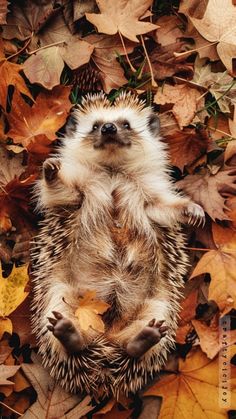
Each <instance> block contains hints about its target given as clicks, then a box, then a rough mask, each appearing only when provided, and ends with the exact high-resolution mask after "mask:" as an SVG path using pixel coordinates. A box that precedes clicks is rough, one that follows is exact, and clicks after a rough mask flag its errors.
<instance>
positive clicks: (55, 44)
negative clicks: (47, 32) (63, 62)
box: [29, 41, 66, 55]
mask: <svg viewBox="0 0 236 419" xmlns="http://www.w3.org/2000/svg"><path fill="white" fill-rule="evenodd" d="M65 42H66V41H58V42H53V43H52V44H48V45H44V46H43V47H40V48H37V49H35V50H34V51H30V52H29V55H32V54H36V52H38V51H41V50H42V49H46V48H50V47H55V46H57V45H61V44H65Z"/></svg>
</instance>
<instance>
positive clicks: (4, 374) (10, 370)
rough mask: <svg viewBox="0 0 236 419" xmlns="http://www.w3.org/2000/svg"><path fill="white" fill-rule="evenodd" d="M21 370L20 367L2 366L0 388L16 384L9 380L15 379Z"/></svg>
mask: <svg viewBox="0 0 236 419" xmlns="http://www.w3.org/2000/svg"><path fill="white" fill-rule="evenodd" d="M19 368H20V365H14V366H13V365H0V386H3V385H4V386H7V385H11V384H14V383H13V382H12V381H10V380H8V378H10V377H13V376H14V375H15V373H16V372H17V371H18V369H19Z"/></svg>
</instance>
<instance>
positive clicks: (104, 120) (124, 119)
mask: <svg viewBox="0 0 236 419" xmlns="http://www.w3.org/2000/svg"><path fill="white" fill-rule="evenodd" d="M75 122H76V128H75V134H74V136H73V148H74V152H75V154H76V153H77V152H78V154H80V156H81V153H82V152H84V155H86V156H87V159H90V161H91V162H92V163H94V162H96V163H99V164H100V163H102V162H103V163H104V164H110V163H113V164H114V163H115V162H117V163H119V164H120V163H121V162H122V160H123V161H124V160H125V159H126V160H127V159H129V160H130V159H131V158H133V159H135V158H136V157H137V154H138V155H139V157H140V156H141V155H143V153H145V151H146V150H147V148H150V145H151V143H152V145H154V143H155V144H156V145H157V142H158V134H159V121H158V118H157V116H156V115H155V114H154V113H153V111H152V109H151V108H150V107H145V106H144V103H143V102H141V101H139V100H138V98H137V97H136V96H134V95H130V94H122V95H120V96H119V97H118V98H117V99H116V101H115V102H114V103H113V104H111V103H110V102H109V101H108V99H106V98H105V96H104V95H102V94H100V95H93V96H88V97H87V98H86V99H85V100H84V101H83V103H82V105H81V107H79V109H78V110H76V111H75ZM148 143H149V145H148ZM155 147H156V146H155ZM155 147H154V148H155Z"/></svg>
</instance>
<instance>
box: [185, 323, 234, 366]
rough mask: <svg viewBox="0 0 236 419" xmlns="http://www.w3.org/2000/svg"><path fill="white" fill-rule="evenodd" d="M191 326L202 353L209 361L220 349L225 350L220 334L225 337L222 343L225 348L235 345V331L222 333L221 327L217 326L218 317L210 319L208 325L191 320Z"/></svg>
mask: <svg viewBox="0 0 236 419" xmlns="http://www.w3.org/2000/svg"><path fill="white" fill-rule="evenodd" d="M192 324H193V326H194V329H195V330H196V332H197V335H198V337H199V340H200V346H201V349H202V351H203V352H205V354H206V355H207V357H208V358H210V359H213V358H214V357H215V356H216V355H217V354H218V352H219V351H220V350H221V349H224V348H225V346H224V342H223V343H222V339H220V337H221V335H222V333H224V335H225V339H224V341H225V342H227V346H230V345H234V344H235V343H236V331H235V330H228V331H224V332H223V329H222V326H220V324H219V315H216V316H215V317H214V318H213V319H212V321H211V323H210V325H207V324H206V323H205V322H203V321H200V320H192ZM222 345H223V346H222Z"/></svg>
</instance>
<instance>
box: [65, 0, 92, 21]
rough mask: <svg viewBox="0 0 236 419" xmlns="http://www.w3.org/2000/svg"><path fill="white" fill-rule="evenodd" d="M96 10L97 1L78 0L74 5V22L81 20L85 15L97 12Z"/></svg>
mask: <svg viewBox="0 0 236 419" xmlns="http://www.w3.org/2000/svg"><path fill="white" fill-rule="evenodd" d="M66 3H67V0H66ZM96 8H97V7H96V1H95V0H86V1H84V0H77V1H76V2H75V3H73V12H74V16H73V18H74V21H75V20H79V19H80V18H81V17H83V16H84V15H85V13H93V12H95V11H96Z"/></svg>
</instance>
